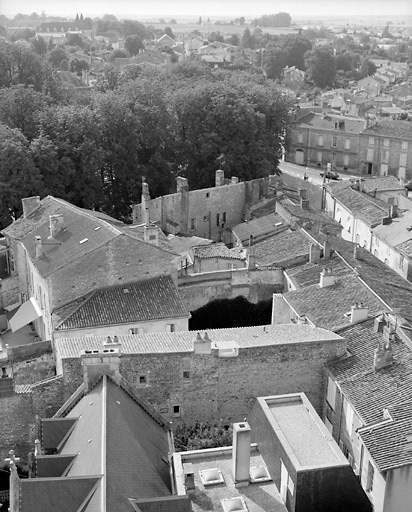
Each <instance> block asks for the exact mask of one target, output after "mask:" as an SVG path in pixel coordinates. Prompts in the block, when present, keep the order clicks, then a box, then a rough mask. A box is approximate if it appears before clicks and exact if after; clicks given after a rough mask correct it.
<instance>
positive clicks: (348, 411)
mask: <svg viewBox="0 0 412 512" xmlns="http://www.w3.org/2000/svg"><path fill="white" fill-rule="evenodd" d="M343 410H344V412H345V423H346V432H347V433H348V434H349V435H350V436H351V435H352V429H353V409H352V407H351V406H350V404H349V402H348V401H347V400H346V399H344V402H343Z"/></svg>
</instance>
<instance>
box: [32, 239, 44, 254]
mask: <svg viewBox="0 0 412 512" xmlns="http://www.w3.org/2000/svg"><path fill="white" fill-rule="evenodd" d="M34 239H35V246H36V258H37V259H39V258H41V257H42V256H43V244H42V241H41V236H35V237H34Z"/></svg>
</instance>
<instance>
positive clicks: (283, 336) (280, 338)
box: [55, 324, 341, 359]
mask: <svg viewBox="0 0 412 512" xmlns="http://www.w3.org/2000/svg"><path fill="white" fill-rule="evenodd" d="M204 332H205V331H201V334H202V336H203V335H204ZM207 333H208V335H209V337H210V339H211V340H212V342H217V343H219V342H226V341H234V342H236V343H237V344H238V345H239V348H241V349H247V348H253V347H264V346H269V345H278V344H279V345H281V344H287V343H311V342H315V341H321V340H338V339H341V337H340V336H339V335H337V334H335V333H332V332H330V331H327V330H325V329H322V328H317V327H312V326H310V325H305V324H302V325H300V324H299V325H297V324H296V325H295V324H287V325H286V324H285V325H266V326H265V325H260V326H254V327H236V328H230V329H210V330H208V331H207ZM118 338H119V342H120V343H121V350H122V353H124V354H155V353H157V354H164V353H174V352H193V342H194V340H195V338H196V332H195V331H179V332H158V333H148V334H139V335H134V336H133V335H120V336H118ZM105 341H106V337H105V336H85V337H72V338H63V339H61V340H56V341H55V343H56V350H57V352H58V354H59V357H61V358H62V359H67V358H77V357H79V354H80V351H81V350H99V349H100V348H101V347H102V346H103V343H104V342H105Z"/></svg>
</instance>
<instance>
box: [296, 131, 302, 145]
mask: <svg viewBox="0 0 412 512" xmlns="http://www.w3.org/2000/svg"><path fill="white" fill-rule="evenodd" d="M297 141H298V143H299V144H302V142H303V133H302V132H298V134H297Z"/></svg>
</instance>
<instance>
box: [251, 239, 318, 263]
mask: <svg viewBox="0 0 412 512" xmlns="http://www.w3.org/2000/svg"><path fill="white" fill-rule="evenodd" d="M311 243H312V240H310V238H309V237H307V236H306V235H305V234H304V233H303V231H301V230H296V231H291V230H286V231H282V232H281V233H277V234H274V235H272V236H270V237H268V238H266V239H265V240H262V241H260V242H256V244H254V245H253V255H254V256H255V257H256V263H257V265H258V266H260V267H269V266H282V267H286V266H288V265H290V262H293V259H294V258H298V257H300V256H305V255H309V250H310V245H311ZM308 257H309V256H308Z"/></svg>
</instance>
